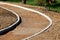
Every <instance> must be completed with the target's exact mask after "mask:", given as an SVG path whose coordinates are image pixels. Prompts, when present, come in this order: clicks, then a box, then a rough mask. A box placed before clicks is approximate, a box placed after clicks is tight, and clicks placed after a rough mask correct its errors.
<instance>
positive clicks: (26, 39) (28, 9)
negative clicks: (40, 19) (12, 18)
mask: <svg viewBox="0 0 60 40" xmlns="http://www.w3.org/2000/svg"><path fill="white" fill-rule="evenodd" d="M0 4H6V5H10V6H14V7H17V8H22V9H24V10H27V11H32V12H36V13H38V14H40V15H42V16H44V17H45V18H46V19H48V20H49V22H50V24H49V25H48V26H47V27H46V28H44V29H43V30H41V31H40V32H38V33H35V34H33V35H32V36H29V37H27V38H25V39H23V40H28V39H30V38H32V37H34V36H36V35H38V34H41V33H43V32H44V31H46V30H47V29H48V28H50V27H51V25H52V20H51V18H50V17H48V16H47V15H45V14H43V13H41V12H39V11H36V10H33V9H30V8H25V7H22V6H18V5H14V4H10V3H5V2H0Z"/></svg>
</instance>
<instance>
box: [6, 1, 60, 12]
mask: <svg viewBox="0 0 60 40" xmlns="http://www.w3.org/2000/svg"><path fill="white" fill-rule="evenodd" d="M7 1H9V2H21V0H7ZM57 3H60V0H57ZM27 4H29V5H34V6H38V5H37V2H36V1H35V0H27ZM44 7H45V6H44ZM50 8H51V9H54V10H56V11H57V12H60V7H59V6H51V7H50Z"/></svg>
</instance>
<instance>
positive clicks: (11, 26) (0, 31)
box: [0, 6, 21, 34]
mask: <svg viewBox="0 0 60 40" xmlns="http://www.w3.org/2000/svg"><path fill="white" fill-rule="evenodd" d="M0 7H1V6H0ZM1 8H3V9H5V10H7V11H10V12H12V13H13V14H14V15H16V17H17V21H16V22H15V23H13V24H12V25H10V26H8V27H6V28H3V29H1V30H0V34H3V33H5V32H6V31H9V30H10V29H12V28H14V27H13V26H15V25H16V24H18V23H19V21H20V20H21V19H20V17H19V15H18V14H17V13H15V12H14V11H12V10H9V9H7V8H5V7H1Z"/></svg>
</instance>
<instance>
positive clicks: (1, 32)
mask: <svg viewBox="0 0 60 40" xmlns="http://www.w3.org/2000/svg"><path fill="white" fill-rule="evenodd" d="M21 22H22V19H21V17H20V21H19V22H18V23H17V24H16V25H14V26H12V27H11V28H9V29H6V30H4V31H0V35H5V34H6V33H8V32H10V31H12V30H14V29H15V28H16V27H17V26H18V25H19V24H20V23H21Z"/></svg>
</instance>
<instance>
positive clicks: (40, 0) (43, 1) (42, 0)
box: [36, 0, 45, 5]
mask: <svg viewBox="0 0 60 40" xmlns="http://www.w3.org/2000/svg"><path fill="white" fill-rule="evenodd" d="M36 2H37V4H38V5H43V4H44V3H45V0H36Z"/></svg>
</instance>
